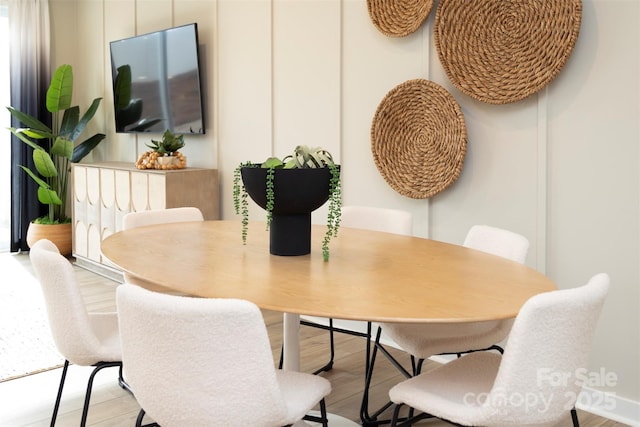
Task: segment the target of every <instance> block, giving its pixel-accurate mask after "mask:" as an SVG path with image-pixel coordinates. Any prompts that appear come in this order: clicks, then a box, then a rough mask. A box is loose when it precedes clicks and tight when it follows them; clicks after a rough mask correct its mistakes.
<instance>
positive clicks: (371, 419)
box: [360, 327, 424, 426]
mask: <svg viewBox="0 0 640 427" xmlns="http://www.w3.org/2000/svg"><path fill="white" fill-rule="evenodd" d="M381 335H382V328H381V327H378V331H377V333H376V339H375V341H374V344H373V351H372V352H371V359H370V362H369V363H368V364H367V368H368V369H367V372H366V375H365V384H364V391H363V393H362V403H361V405H360V420H361V421H362V425H363V426H377V425H380V424H388V423H389V422H390V420H378V416H379V415H380V414H382V413H383V412H384V411H386V410H387V409H388V408H389V407H391V405H393V402H391V401H389V402H387V403H386V404H385V405H383V406H382V407H381V408H379V409H378V410H376V412H374V413H372V414H370V413H369V389H370V387H371V380H372V378H373V368H374V366H375V362H376V355H377V353H378V350H379V351H380V352H381V353H382V354H383V355H384V356H385V358H386V359H388V360H389V362H390V363H391V364H392V365H393V366H395V367H396V369H398V371H400V372H401V373H402V375H404V376H405V377H406V378H411V377H412V376H414V375H417V374H419V373H420V370H421V369H422V363H423V362H424V360H423V359H417V361H416V358H415V357H414V356H411V365H412V369H411V370H412V372H413V374H411V373H409V372H408V371H407V370H406V369H405V368H404V367H403V366H402V365H401V364H400V362H398V361H397V360H396V359H395V358H394V357H393V356H392V355H391V353H389V351H387V349H386V348H384V346H383V345H382V344H381V343H380V337H381ZM411 415H413V413H412V414H411ZM402 420H404V419H402Z"/></svg>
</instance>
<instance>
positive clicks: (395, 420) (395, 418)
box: [391, 403, 402, 427]
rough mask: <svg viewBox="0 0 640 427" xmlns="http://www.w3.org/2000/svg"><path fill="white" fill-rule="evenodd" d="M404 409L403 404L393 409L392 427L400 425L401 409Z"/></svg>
mask: <svg viewBox="0 0 640 427" xmlns="http://www.w3.org/2000/svg"><path fill="white" fill-rule="evenodd" d="M401 407H402V403H399V404H397V405H396V406H395V408H394V409H393V416H392V417H391V427H396V425H397V424H398V415H400V408H401Z"/></svg>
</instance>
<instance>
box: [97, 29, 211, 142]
mask: <svg viewBox="0 0 640 427" xmlns="http://www.w3.org/2000/svg"><path fill="white" fill-rule="evenodd" d="M110 48H111V72H112V76H113V103H114V110H115V111H114V116H115V124H116V132H118V133H136V132H155V133H163V132H164V131H165V130H167V129H169V130H170V131H171V132H173V133H177V134H203V133H205V127H204V114H203V111H204V108H203V105H204V102H203V95H202V84H201V75H200V74H201V73H200V63H199V55H198V26H197V24H195V23H193V24H188V25H183V26H180V27H174V28H169V29H165V30H161V31H156V32H153V33H148V34H143V35H139V36H134V37H129V38H126V39H122V40H116V41H112V42H111V43H110Z"/></svg>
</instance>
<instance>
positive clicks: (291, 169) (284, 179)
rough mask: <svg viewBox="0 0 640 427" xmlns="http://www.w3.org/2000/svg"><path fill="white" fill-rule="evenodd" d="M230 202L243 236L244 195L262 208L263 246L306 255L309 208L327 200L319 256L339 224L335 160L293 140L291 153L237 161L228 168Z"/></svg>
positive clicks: (277, 251)
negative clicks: (230, 170) (239, 217)
mask: <svg viewBox="0 0 640 427" xmlns="http://www.w3.org/2000/svg"><path fill="white" fill-rule="evenodd" d="M233 186H234V191H233V194H234V207H235V210H236V213H237V214H241V215H242V240H243V242H246V239H247V226H248V222H249V210H248V198H249V197H250V198H251V199H252V200H253V201H254V202H255V203H256V204H257V205H258V206H260V207H261V208H263V209H264V210H265V211H266V214H267V229H269V252H270V253H271V254H273V255H306V254H308V253H310V251H311V212H312V211H314V210H315V209H317V208H319V207H320V206H322V205H323V204H324V203H325V202H327V200H328V201H329V210H328V214H327V231H326V233H325V237H324V239H323V242H322V255H323V257H324V260H325V261H327V260H328V259H329V242H330V240H331V238H332V237H335V236H336V235H337V232H338V228H339V226H340V207H341V187H340V166H339V165H337V164H335V163H334V161H333V158H332V156H331V153H329V152H328V151H327V150H325V149H323V148H320V147H318V148H309V147H308V146H306V145H299V146H297V147H296V148H295V150H294V151H293V154H291V155H289V156H287V157H285V158H284V159H282V160H281V159H279V158H277V157H270V158H268V159H267V160H266V161H264V162H262V163H252V162H245V163H241V164H240V165H239V166H238V167H237V168H236V169H235V172H234V182H233Z"/></svg>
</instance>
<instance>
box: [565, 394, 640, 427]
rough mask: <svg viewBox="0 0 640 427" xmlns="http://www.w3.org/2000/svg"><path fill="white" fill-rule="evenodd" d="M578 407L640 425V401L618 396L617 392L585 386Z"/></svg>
mask: <svg viewBox="0 0 640 427" xmlns="http://www.w3.org/2000/svg"><path fill="white" fill-rule="evenodd" d="M576 407H577V408H578V409H582V410H583V411H586V412H590V413H592V414H595V415H598V416H600V417H604V418H608V419H610V420H613V421H617V422H619V423H624V424H627V425H629V426H632V427H640V402H636V401H633V400H630V399H626V398H624V397H620V396H617V395H616V393H615V392H607V391H602V390H597V389H594V388H591V387H583V388H582V391H581V392H580V396H579V398H578V402H577V404H576Z"/></svg>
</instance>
